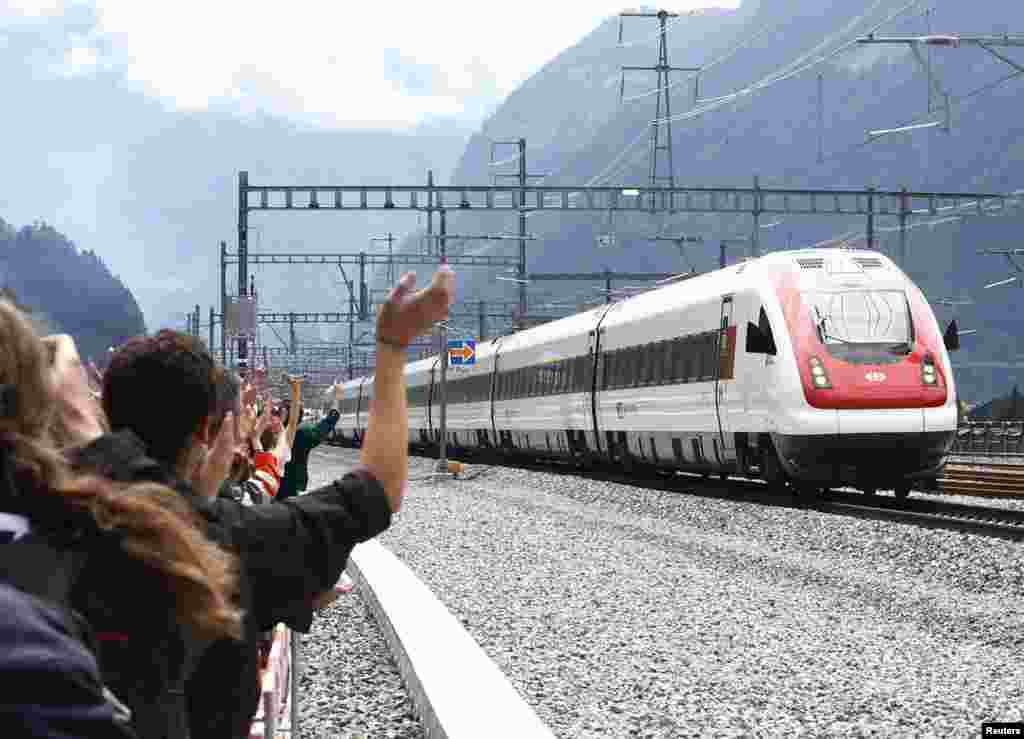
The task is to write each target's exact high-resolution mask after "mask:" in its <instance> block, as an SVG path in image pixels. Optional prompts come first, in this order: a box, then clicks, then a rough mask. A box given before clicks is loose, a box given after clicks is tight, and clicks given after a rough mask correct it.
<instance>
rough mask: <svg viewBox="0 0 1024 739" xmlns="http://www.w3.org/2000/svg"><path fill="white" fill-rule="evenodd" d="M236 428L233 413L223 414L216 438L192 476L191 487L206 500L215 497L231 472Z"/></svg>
mask: <svg viewBox="0 0 1024 739" xmlns="http://www.w3.org/2000/svg"><path fill="white" fill-rule="evenodd" d="M236 430H237V429H236V427H235V419H234V414H233V413H228V414H227V415H225V416H224V421H223V423H221V427H220V431H219V432H218V433H217V436H216V438H215V439H214V440H213V443H212V444H210V448H209V452H208V453H207V455H206V458H205V459H204V460H203V462H202V463H201V464H200V465H199V466H198V467H197V468H196V471H195V474H194V475H193V476H192V486H193V489H194V490H195V492H196V493H197V494H198V495H200V496H201V497H203V498H206V499H207V500H212V499H213V498H216V497H217V491H218V490H220V486H221V484H222V483H223V482H224V481H225V480H226V479H228V473H229V472H231V462H232V461H233V460H234V458H235V433H236Z"/></svg>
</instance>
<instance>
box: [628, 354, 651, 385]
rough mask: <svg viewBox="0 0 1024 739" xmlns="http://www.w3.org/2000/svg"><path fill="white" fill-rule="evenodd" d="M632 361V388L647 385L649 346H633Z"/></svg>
mask: <svg viewBox="0 0 1024 739" xmlns="http://www.w3.org/2000/svg"><path fill="white" fill-rule="evenodd" d="M632 349H633V352H632V353H633V361H632V362H631V363H630V364H632V365H633V377H632V378H631V379H632V383H631V384H632V386H633V387H643V386H644V385H646V384H647V365H648V364H649V363H650V362H649V360H650V350H651V345H650V344H641V345H640V346H634V347H633V348H632Z"/></svg>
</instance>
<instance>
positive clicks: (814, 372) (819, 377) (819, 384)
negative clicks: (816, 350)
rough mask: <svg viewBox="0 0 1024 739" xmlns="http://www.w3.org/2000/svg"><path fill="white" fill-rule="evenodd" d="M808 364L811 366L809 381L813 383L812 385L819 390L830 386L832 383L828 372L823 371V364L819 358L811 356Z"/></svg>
mask: <svg viewBox="0 0 1024 739" xmlns="http://www.w3.org/2000/svg"><path fill="white" fill-rule="evenodd" d="M808 364H810V366H811V382H813V383H814V387H816V388H818V389H820V390H827V389H828V388H830V387H832V383H831V382H830V381H829V379H828V372H826V371H825V365H823V364H822V363H821V360H820V359H818V358H817V357H811V359H810V361H809V362H808Z"/></svg>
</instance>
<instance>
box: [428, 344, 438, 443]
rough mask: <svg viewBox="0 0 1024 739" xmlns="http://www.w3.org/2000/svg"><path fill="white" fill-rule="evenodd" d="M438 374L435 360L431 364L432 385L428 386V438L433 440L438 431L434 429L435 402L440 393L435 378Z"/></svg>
mask: <svg viewBox="0 0 1024 739" xmlns="http://www.w3.org/2000/svg"><path fill="white" fill-rule="evenodd" d="M438 361H440V360H438ZM437 376H438V373H437V361H435V362H434V363H433V364H432V365H430V385H429V386H428V387H429V388H430V390H429V391H428V393H427V429H428V431H427V438H429V439H430V441H431V442H436V441H437V431H435V430H434V403H435V399H436V398H437V393H438V390H437V385H436V384H435V382H434V380H435V378H436V377H437Z"/></svg>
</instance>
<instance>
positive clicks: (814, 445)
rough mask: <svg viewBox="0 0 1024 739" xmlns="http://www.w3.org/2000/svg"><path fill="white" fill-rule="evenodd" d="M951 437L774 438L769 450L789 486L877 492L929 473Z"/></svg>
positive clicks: (952, 434)
mask: <svg viewBox="0 0 1024 739" xmlns="http://www.w3.org/2000/svg"><path fill="white" fill-rule="evenodd" d="M955 435H956V431H929V432H900V433H849V434H842V433H840V434H829V435H823V436H782V435H780V436H778V437H777V438H773V441H774V443H775V448H776V450H777V451H778V452H779V458H780V461H781V462H782V466H783V467H784V468H785V470H786V472H787V473H788V474H789V476H790V477H791V478H793V479H794V480H798V481H800V482H809V483H821V484H833V485H835V484H845V485H855V484H862V483H872V484H876V485H878V486H879V487H884V486H885V485H887V484H894V483H895V482H897V481H899V480H906V479H908V478H913V477H924V476H927V475H929V474H931V473H933V472H935V471H936V470H937V469H938V468H939V467H941V465H942V464H943V462H944V461H945V459H946V456H947V455H948V454H949V451H950V449H951V448H952V446H953V440H954V437H955Z"/></svg>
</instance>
